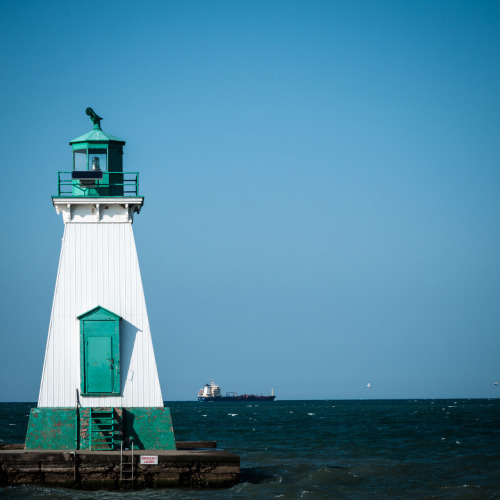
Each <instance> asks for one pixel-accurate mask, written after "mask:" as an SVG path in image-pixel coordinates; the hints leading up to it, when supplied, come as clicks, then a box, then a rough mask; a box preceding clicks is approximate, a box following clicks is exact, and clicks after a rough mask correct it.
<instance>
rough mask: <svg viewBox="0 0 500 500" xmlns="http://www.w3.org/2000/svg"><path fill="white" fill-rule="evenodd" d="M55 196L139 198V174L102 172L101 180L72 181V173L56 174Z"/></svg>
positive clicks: (61, 172)
mask: <svg viewBox="0 0 500 500" xmlns="http://www.w3.org/2000/svg"><path fill="white" fill-rule="evenodd" d="M57 196H60V197H100V196H106V197H120V196H139V172H107V171H104V172H103V178H102V179H96V180H82V179H80V180H79V179H73V178H72V171H71V170H70V171H64V172H63V171H60V172H57Z"/></svg>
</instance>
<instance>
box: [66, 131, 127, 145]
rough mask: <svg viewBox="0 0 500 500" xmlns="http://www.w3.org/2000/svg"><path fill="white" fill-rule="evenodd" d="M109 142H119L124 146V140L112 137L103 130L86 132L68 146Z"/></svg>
mask: <svg viewBox="0 0 500 500" xmlns="http://www.w3.org/2000/svg"><path fill="white" fill-rule="evenodd" d="M111 141H113V142H121V143H122V144H125V141H124V140H122V139H119V138H118V137H115V136H114V135H111V134H108V133H107V132H104V130H100V129H94V130H91V131H90V132H87V133H86V134H83V135H81V136H80V137H77V138H76V139H73V140H72V141H70V144H75V143H78V142H111Z"/></svg>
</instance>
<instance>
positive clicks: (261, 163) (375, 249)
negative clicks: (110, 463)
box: [0, 0, 500, 401]
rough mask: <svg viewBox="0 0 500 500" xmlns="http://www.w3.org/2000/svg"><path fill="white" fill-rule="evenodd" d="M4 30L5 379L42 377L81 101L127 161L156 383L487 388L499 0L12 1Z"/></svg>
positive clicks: (357, 393)
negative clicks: (64, 191) (136, 203)
mask: <svg viewBox="0 0 500 500" xmlns="http://www.w3.org/2000/svg"><path fill="white" fill-rule="evenodd" d="M0 37H1V45H2V50H1V51H0V63H1V68H2V78H1V80H0V90H1V92H0V105H1V109H2V120H1V122H0V132H1V148H2V184H1V188H0V189H1V190H0V194H1V199H2V206H3V213H4V216H3V237H2V245H1V246H0V256H1V274H0V279H1V284H2V286H1V288H0V294H1V296H0V299H1V300H0V304H1V313H2V320H3V321H2V323H3V328H2V335H1V337H0V352H2V362H1V364H0V377H1V380H2V381H3V383H2V384H1V385H0V400H2V401H26V400H28V401H34V400H36V399H37V397H38V388H39V383H40V377H41V370H42V363H43V356H44V349H45V343H46V337H47V330H48V324H49V317H50V309H51V303H52V296H53V291H54V285H55V279H56V271H57V265H58V258H59V251H60V244H61V237H62V232H63V223H62V220H61V217H60V216H58V215H57V214H56V213H55V210H54V209H53V207H52V203H51V200H50V196H51V195H53V194H56V179H57V177H56V175H57V171H58V170H68V169H70V168H71V148H70V147H69V145H68V142H69V141H70V140H71V139H73V138H75V137H77V136H79V135H81V134H83V133H85V132H87V131H89V130H90V129H91V123H90V121H89V119H88V117H87V116H86V115H85V108H86V107H87V106H91V107H93V108H94V109H95V110H96V112H97V113H98V114H99V115H100V116H102V117H103V118H104V119H103V121H102V126H103V129H104V130H105V131H107V132H109V133H111V134H113V135H116V136H118V137H120V138H123V139H125V140H126V141H127V144H126V146H125V156H124V165H125V169H126V170H129V171H136V170H138V171H140V173H141V191H142V194H143V195H144V196H145V206H144V209H143V211H142V212H141V214H140V215H139V216H137V217H136V220H135V222H134V231H135V236H136V242H137V247H138V252H139V259H140V265H141V271H142V277H143V283H144V287H145V293H146V301H147V306H148V311H149V319H150V323H151V330H152V335H153V343H154V346H155V353H156V357H157V363H158V370H159V374H160V381H161V384H162V389H163V395H164V398H165V399H167V400H192V399H194V398H195V396H196V393H197V391H198V389H199V388H201V387H202V386H203V385H204V384H205V383H206V382H208V381H209V380H210V378H214V379H215V380H216V382H217V383H219V384H220V385H221V386H222V390H223V391H237V392H258V393H268V392H270V390H271V388H274V389H275V392H276V393H277V394H278V397H279V398H281V399H294V398H299V399H335V398H375V397H377V398H422V397H429V398H432V397H492V396H498V390H499V389H498V387H495V386H494V385H493V383H494V382H495V381H497V380H499V379H500V370H499V363H498V353H499V352H500V335H499V329H500V307H499V303H500V260H499V254H500V235H499V216H500V196H499V194H500V193H499V188H500V169H499V166H500V146H499V144H500V142H499V138H500V58H499V54H500V5H499V4H498V2H487V1H485V2H480V3H476V2H472V1H469V2H460V1H449V2H434V1H429V2H426V1H416V2H399V1H394V2H391V1H380V2H372V1H366V2H365V1H353V2H349V1H333V0H332V1H290V0H289V1H241V2H233V1H183V2H180V1H178V2H169V1H148V2H132V1H129V2H115V1H108V2H100V3H98V4H89V5H88V6H86V7H85V8H83V5H79V4H77V3H74V2H63V1H61V2H53V1H49V2H35V1H30V2H27V1H17V2H4V3H3V4H2V16H1V17H0ZM368 382H370V383H371V385H372V389H367V387H366V384H367V383H368Z"/></svg>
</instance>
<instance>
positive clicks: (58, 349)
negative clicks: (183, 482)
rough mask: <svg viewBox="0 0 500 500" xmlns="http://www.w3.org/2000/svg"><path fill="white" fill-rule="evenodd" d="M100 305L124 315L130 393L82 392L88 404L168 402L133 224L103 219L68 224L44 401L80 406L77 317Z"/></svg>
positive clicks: (125, 388) (124, 376) (125, 381)
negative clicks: (101, 394) (87, 394)
mask: <svg viewBox="0 0 500 500" xmlns="http://www.w3.org/2000/svg"><path fill="white" fill-rule="evenodd" d="M79 220H85V218H84V217H82V218H81V219H79ZM108 220H109V219H108ZM111 220H112V218H111ZM96 306H102V307H104V308H106V309H108V310H110V311H112V312H114V313H115V314H118V315H120V316H121V317H122V320H121V321H120V363H121V366H120V367H121V388H122V393H121V394H122V395H121V396H120V397H82V396H80V404H81V405H82V406H94V407H95V406H107V407H110V406H125V407H134V406H147V407H149V406H163V398H162V394H161V389H160V383H159V379H158V372H157V369H156V361H155V356H154V351H153V344H152V341H151V333H150V330H149V321H148V314H147V310H146V302H145V299H144V291H143V288H142V280H141V273H140V270H139V262H138V259H137V251H136V247H135V241H134V235H133V231H132V224H131V222H116V223H115V222H107V221H102V220H101V221H100V222H80V221H79V222H66V224H65V229H64V237H63V242H62V249H61V256H60V260H59V269H58V273H57V282H56V288H55V293H54V302H53V305H52V314H51V318H50V324H49V333H48V340H47V348H46V352H45V361H44V366H43V373H42V382H41V386H40V396H39V399H38V406H39V407H68V406H75V404H76V389H78V390H79V391H80V324H79V321H78V320H77V319H76V318H77V317H78V316H79V315H80V314H82V313H85V312H87V311H89V310H90V309H92V308H94V307H96ZM132 374H133V375H132ZM129 375H130V376H129Z"/></svg>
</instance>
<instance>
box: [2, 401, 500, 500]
mask: <svg viewBox="0 0 500 500" xmlns="http://www.w3.org/2000/svg"><path fill="white" fill-rule="evenodd" d="M31 406H32V405H30V404H20V403H17V404H6V403H4V404H0V439H2V440H3V441H6V442H22V441H23V440H24V434H25V432H26V424H27V418H28V417H27V416H28V413H29V408H30V407H31ZM169 406H170V408H171V410H172V417H173V420H174V429H175V432H176V438H177V439H178V440H181V441H191V440H216V441H217V443H218V447H219V448H223V449H227V450H230V451H233V452H235V453H237V454H238V455H240V457H241V468H242V475H241V483H240V484H238V485H236V486H234V487H233V488H230V489H226V490H185V489H184V490H142V491H136V492H132V493H125V494H124V493H119V492H82V491H73V490H64V489H53V488H42V487H36V486H20V487H12V488H3V489H2V488H0V498H38V497H44V498H68V499H69V498H72V499H80V498H100V499H108V498H109V499H111V498H113V499H115V498H116V499H117V498H122V497H129V498H146V497H147V498H173V499H191V498H193V499H197V498H221V499H232V498H284V499H292V498H305V499H307V498H332V499H333V498H335V499H337V498H340V499H342V498H348V499H356V498H382V499H384V498H429V499H430V498H456V499H476V498H477V499H483V498H484V499H500V400H409V401H408V400H397V401H276V402H274V403H258V404H248V403H234V402H233V403H198V402H176V403H170V404H169Z"/></svg>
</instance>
